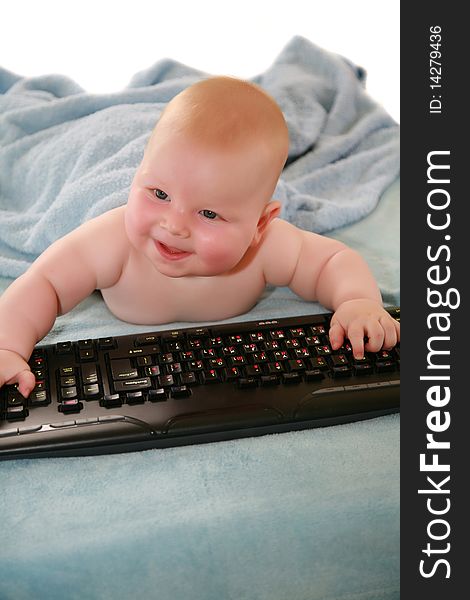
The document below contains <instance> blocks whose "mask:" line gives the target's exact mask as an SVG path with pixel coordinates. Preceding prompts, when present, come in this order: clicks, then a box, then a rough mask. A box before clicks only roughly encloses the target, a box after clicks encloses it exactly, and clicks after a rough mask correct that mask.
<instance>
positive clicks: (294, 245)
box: [265, 220, 400, 358]
mask: <svg viewBox="0 0 470 600" xmlns="http://www.w3.org/2000/svg"><path fill="white" fill-rule="evenodd" d="M269 235H271V236H272V239H271V240H269ZM269 235H268V236H267V244H266V246H267V247H271V248H272V250H273V251H274V252H276V254H278V256H276V257H275V258H274V259H273V256H272V255H271V261H270V262H269V263H268V264H267V265H266V268H265V276H266V280H267V281H268V282H269V283H273V284H274V285H288V286H289V287H290V288H291V289H292V290H293V291H294V292H295V293H296V294H298V295H299V296H300V297H301V298H304V299H305V300H317V301H318V302H320V303H321V304H323V306H325V307H326V308H329V309H331V310H333V311H334V315H333V317H332V319H331V328H330V341H331V345H332V347H333V349H337V348H339V347H340V346H341V345H342V343H343V341H344V338H345V337H347V338H349V340H350V342H351V345H352V347H353V352H354V356H355V357H357V358H360V357H362V356H363V355H364V349H365V350H368V351H371V352H377V351H378V350H380V349H381V348H382V347H383V348H391V347H392V346H394V345H395V344H396V343H397V342H398V341H399V334H400V329H399V325H398V323H397V322H396V321H395V320H394V319H392V317H390V315H389V314H388V313H387V311H385V310H384V308H383V306H382V298H381V295H380V291H379V289H378V286H377V283H376V282H375V279H374V277H373V275H372V273H371V272H370V270H369V268H368V266H367V264H366V262H365V261H364V260H363V258H361V256H360V255H359V254H358V253H357V252H355V251H354V250H351V249H350V248H348V247H347V246H345V245H344V244H342V243H341V242H338V241H336V240H333V239H331V238H327V237H323V236H320V235H317V234H314V233H310V232H307V231H302V230H300V229H297V228H296V227H294V226H293V225H290V224H289V223H286V222H285V221H280V220H277V221H274V222H273V223H272V227H271V231H270V234H269ZM279 247H280V248H281V249H282V251H281V252H279V250H276V248H279ZM364 336H366V337H367V338H368V341H367V343H366V345H365V346H364Z"/></svg>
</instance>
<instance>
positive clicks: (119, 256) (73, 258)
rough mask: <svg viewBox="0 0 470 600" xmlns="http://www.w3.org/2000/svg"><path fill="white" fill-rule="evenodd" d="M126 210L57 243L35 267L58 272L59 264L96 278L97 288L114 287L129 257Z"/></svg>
mask: <svg viewBox="0 0 470 600" xmlns="http://www.w3.org/2000/svg"><path fill="white" fill-rule="evenodd" d="M124 210H125V206H120V207H118V208H115V209H112V210H109V211H107V212H105V213H103V214H102V215H99V216H98V217H95V218H93V219H90V220H89V221H86V222H85V223H83V224H82V225H80V226H79V227H77V228H76V229H74V230H72V231H71V232H70V233H68V234H67V235H65V236H64V237H62V238H60V239H58V240H57V241H56V242H54V243H53V244H52V245H51V246H50V247H49V248H48V249H47V250H46V251H45V252H44V253H43V254H42V255H41V256H40V257H39V258H38V260H37V261H36V263H35V265H34V266H35V267H36V268H40V269H45V270H51V269H56V268H57V264H58V262H59V261H62V262H63V263H68V264H69V265H70V267H71V268H72V267H74V266H75V267H77V268H78V269H79V271H80V272H81V273H82V274H85V273H87V272H88V273H90V274H93V275H94V276H95V277H96V287H97V288H103V287H107V286H108V285H113V284H114V283H115V282H116V281H117V279H118V278H119V276H120V274H121V271H122V268H123V265H124V264H125V262H126V261H127V258H128V255H129V241H128V238H127V235H126V231H125V227H124Z"/></svg>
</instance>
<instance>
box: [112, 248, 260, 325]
mask: <svg viewBox="0 0 470 600" xmlns="http://www.w3.org/2000/svg"><path fill="white" fill-rule="evenodd" d="M264 287H265V281H264V277H263V274H262V271H261V269H260V268H259V265H256V263H255V264H251V265H249V266H247V267H246V268H244V269H242V270H240V271H238V272H236V273H234V274H229V275H221V276H215V277H181V278H171V277H166V276H164V275H162V274H161V273H159V272H158V271H157V270H156V269H155V268H154V267H153V266H152V265H151V264H150V263H148V261H146V260H143V261H134V262H133V264H129V265H128V266H127V268H126V269H125V270H124V271H123V274H122V276H121V278H120V280H119V281H118V282H117V284H116V285H114V286H113V287H111V288H108V289H105V290H101V293H102V295H103V299H104V301H105V302H106V304H107V306H108V308H109V309H110V310H111V312H112V313H113V314H114V315H115V316H116V317H118V318H119V319H122V320H123V321H127V322H129V323H136V324H160V323H170V322H173V321H190V322H192V321H218V320H221V319H226V318H229V317H233V316H236V315H239V314H242V313H244V312H246V311H248V310H249V309H250V308H252V306H253V305H254V304H255V303H256V302H257V300H258V299H259V297H260V296H261V294H262V293H263V290H264Z"/></svg>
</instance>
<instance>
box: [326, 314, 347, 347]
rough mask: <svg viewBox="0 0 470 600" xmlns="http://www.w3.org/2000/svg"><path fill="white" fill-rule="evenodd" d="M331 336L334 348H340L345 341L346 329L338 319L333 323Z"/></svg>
mask: <svg viewBox="0 0 470 600" xmlns="http://www.w3.org/2000/svg"><path fill="white" fill-rule="evenodd" d="M329 337H330V344H331V347H332V348H333V350H338V348H341V346H342V345H343V342H344V329H343V327H342V326H341V325H340V324H339V323H338V322H337V321H336V322H333V323H332V324H331V326H330V331H329Z"/></svg>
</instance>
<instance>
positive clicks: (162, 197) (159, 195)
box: [154, 190, 168, 200]
mask: <svg viewBox="0 0 470 600" xmlns="http://www.w3.org/2000/svg"><path fill="white" fill-rule="evenodd" d="M154 193H155V196H156V197H157V198H158V199H159V200H166V199H167V198H168V194H167V193H166V192H164V191H163V190H154Z"/></svg>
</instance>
